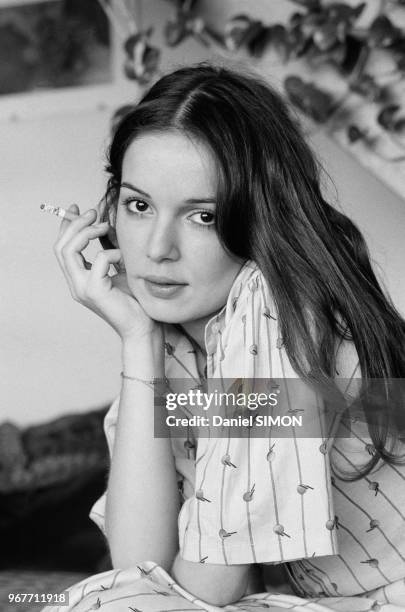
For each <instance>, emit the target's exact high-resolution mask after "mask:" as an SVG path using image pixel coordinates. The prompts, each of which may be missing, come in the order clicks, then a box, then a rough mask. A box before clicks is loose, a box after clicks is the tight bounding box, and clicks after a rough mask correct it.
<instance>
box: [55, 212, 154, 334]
mask: <svg viewBox="0 0 405 612" xmlns="http://www.w3.org/2000/svg"><path fill="white" fill-rule="evenodd" d="M69 211H71V212H73V213H76V214H79V215H80V211H79V208H78V206H76V204H72V206H70V207H69ZM96 217H97V213H96V211H95V210H94V209H90V210H88V211H87V212H86V213H84V214H82V215H80V216H79V217H78V218H77V219H74V220H73V221H68V220H66V219H64V220H63V221H62V223H61V225H60V231H59V235H58V240H57V242H56V243H55V246H54V251H55V254H56V258H57V260H58V262H59V265H60V267H61V269H62V272H63V274H64V276H65V278H66V281H67V283H68V285H69V288H70V292H71V294H72V297H73V299H74V300H76V301H77V302H79V303H80V304H83V306H86V308H89V309H90V310H92V311H93V312H95V313H96V314H97V315H98V316H99V317H101V318H102V319H104V321H106V322H107V323H108V324H109V325H111V327H112V328H113V329H115V331H116V332H117V334H118V335H119V336H120V337H121V338H122V340H126V339H130V338H131V339H132V338H140V337H142V336H145V335H147V334H151V333H153V332H155V331H157V330H159V329H160V328H161V325H160V324H159V323H157V322H156V321H154V320H153V319H151V318H150V317H148V315H147V314H146V313H145V311H144V310H143V309H142V307H141V305H140V304H139V302H138V301H137V300H136V298H135V297H134V295H133V294H132V293H131V291H130V289H129V287H128V283H127V279H126V274H125V273H124V272H121V273H119V274H116V275H114V276H109V274H108V273H109V269H110V265H111V264H116V263H118V262H120V261H122V258H121V252H120V250H119V249H111V250H100V251H99V252H98V254H97V256H96V259H95V260H94V263H93V265H92V266H90V265H89V264H88V262H87V261H86V260H85V258H84V256H83V255H82V251H83V249H85V248H86V247H87V246H88V245H89V243H90V240H94V239H95V238H99V236H102V235H105V234H106V233H107V231H108V228H109V226H108V223H107V222H105V223H98V224H95V225H93V223H94V221H95V220H96Z"/></svg>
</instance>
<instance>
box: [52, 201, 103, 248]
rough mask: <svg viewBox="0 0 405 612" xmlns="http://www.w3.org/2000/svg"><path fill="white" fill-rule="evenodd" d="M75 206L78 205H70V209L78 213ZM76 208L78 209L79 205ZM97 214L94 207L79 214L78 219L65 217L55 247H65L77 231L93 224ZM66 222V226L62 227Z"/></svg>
mask: <svg viewBox="0 0 405 612" xmlns="http://www.w3.org/2000/svg"><path fill="white" fill-rule="evenodd" d="M73 206H76V205H72V206H70V207H69V209H68V210H69V211H71V212H74V213H75V214H76V211H75V209H74V208H73ZM76 209H77V210H78V208H77V207H76ZM96 216H97V213H96V211H95V210H94V208H89V210H86V211H85V212H84V213H82V214H81V215H78V216H77V218H76V219H73V221H69V220H68V219H64V220H63V221H62V223H61V229H60V235H59V237H58V240H57V242H56V245H55V247H58V248H63V247H64V245H65V244H66V243H67V242H69V240H71V238H72V237H73V236H75V235H76V234H77V232H79V231H80V230H81V229H83V228H84V227H88V226H90V225H93V224H94V221H95V220H96ZM64 223H65V224H66V225H64V228H63V229H62V225H63V224H64Z"/></svg>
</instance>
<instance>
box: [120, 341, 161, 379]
mask: <svg viewBox="0 0 405 612" xmlns="http://www.w3.org/2000/svg"><path fill="white" fill-rule="evenodd" d="M121 358H122V370H123V372H124V374H127V375H129V376H138V377H140V378H144V379H152V378H163V376H164V336H163V330H162V329H160V330H156V331H153V332H148V333H147V334H144V335H143V336H132V337H127V338H125V339H123V342H122V350H121Z"/></svg>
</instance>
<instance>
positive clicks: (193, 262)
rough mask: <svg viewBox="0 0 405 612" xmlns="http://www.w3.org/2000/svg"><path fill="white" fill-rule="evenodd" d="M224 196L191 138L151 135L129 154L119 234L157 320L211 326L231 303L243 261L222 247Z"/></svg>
mask: <svg viewBox="0 0 405 612" xmlns="http://www.w3.org/2000/svg"><path fill="white" fill-rule="evenodd" d="M216 192H217V173H216V162H215V160H214V158H213V156H212V154H211V152H210V151H209V150H208V149H207V147H205V146H204V145H202V144H200V143H198V142H196V141H194V140H191V139H190V138H188V137H187V136H185V135H183V134H181V133H177V132H162V133H153V134H145V135H143V136H139V137H138V138H136V139H135V140H134V141H133V142H132V143H131V145H130V146H129V147H128V149H127V151H126V153H125V156H124V160H123V167H122V183H121V187H120V193H119V199H118V206H117V220H116V232H117V239H118V244H119V247H120V249H121V254H122V258H123V261H124V264H125V268H126V273H127V281H128V285H129V288H130V290H131V292H132V293H133V295H134V296H135V297H136V298H137V300H138V301H139V302H140V304H141V306H142V308H143V309H144V310H145V312H146V313H147V314H148V315H149V316H150V317H151V318H152V319H155V320H157V321H161V322H165V323H180V324H185V323H192V324H196V323H197V324H198V323H201V324H204V323H205V322H206V321H207V320H208V319H209V318H210V317H211V316H212V315H213V314H215V313H216V312H218V311H219V310H220V309H221V308H222V307H223V306H224V304H225V303H226V300H227V297H228V294H229V291H230V289H231V286H232V284H233V281H234V279H235V277H236V275H237V273H238V272H239V269H240V267H241V265H242V264H243V260H241V259H240V258H236V257H233V256H232V257H231V256H229V255H228V254H227V253H226V252H225V250H224V249H223V247H222V246H221V244H220V242H219V239H218V236H217V233H216V230H215V228H214V219H215V207H216V205H215V197H216ZM169 283H170V284H169ZM173 283H174V284H173ZM191 327H193V325H192V326H191Z"/></svg>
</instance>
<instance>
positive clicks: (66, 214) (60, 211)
mask: <svg viewBox="0 0 405 612" xmlns="http://www.w3.org/2000/svg"><path fill="white" fill-rule="evenodd" d="M39 208H40V209H41V210H42V211H43V212H49V213H51V215H57V216H58V217H62V219H68V220H69V221H73V219H77V217H78V216H79V215H78V214H77V213H73V212H70V211H69V210H66V209H65V208H62V207H61V206H50V205H49V204H41V206H40V207H39Z"/></svg>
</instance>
